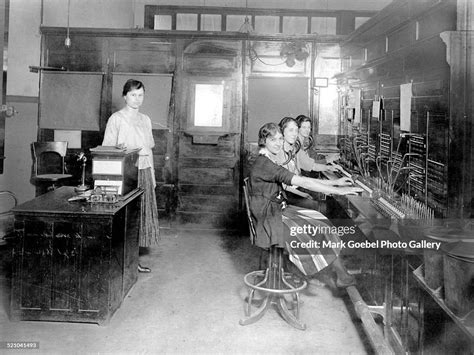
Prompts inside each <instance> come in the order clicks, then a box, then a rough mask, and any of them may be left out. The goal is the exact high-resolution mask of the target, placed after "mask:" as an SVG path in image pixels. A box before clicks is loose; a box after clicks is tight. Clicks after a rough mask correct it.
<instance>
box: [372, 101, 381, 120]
mask: <svg viewBox="0 0 474 355" xmlns="http://www.w3.org/2000/svg"><path fill="white" fill-rule="evenodd" d="M372 117H375V118H380V101H379V100H377V101H376V100H374V101H372Z"/></svg>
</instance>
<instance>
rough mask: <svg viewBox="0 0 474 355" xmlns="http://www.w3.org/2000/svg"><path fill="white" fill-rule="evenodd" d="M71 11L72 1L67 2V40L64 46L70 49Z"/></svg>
mask: <svg viewBox="0 0 474 355" xmlns="http://www.w3.org/2000/svg"><path fill="white" fill-rule="evenodd" d="M70 10H71V0H67V29H66V39H65V40H64V45H65V46H66V47H67V48H69V47H71V37H69V13H70Z"/></svg>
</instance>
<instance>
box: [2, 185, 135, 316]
mask: <svg viewBox="0 0 474 355" xmlns="http://www.w3.org/2000/svg"><path fill="white" fill-rule="evenodd" d="M141 194H142V191H141V190H140V189H135V190H133V191H131V192H130V193H129V194H128V195H127V196H125V197H124V199H123V200H122V201H119V202H117V203H115V204H110V205H108V204H90V203H87V202H68V201H67V199H68V198H69V197H72V196H74V195H75V193H74V188H72V187H61V188H59V189H57V190H55V191H51V192H49V193H47V194H44V195H42V196H39V197H37V198H35V199H33V200H31V201H28V202H25V203H23V204H21V205H19V206H17V207H15V208H14V209H13V213H14V216H15V231H16V234H17V236H18V238H17V241H16V243H15V246H14V249H13V275H12V298H11V314H10V316H11V319H12V320H43V321H65V322H89V323H98V324H101V325H102V324H107V323H108V321H109V320H110V318H111V316H112V315H113V313H114V312H115V311H116V310H117V309H118V308H119V307H120V305H121V303H122V300H123V299H124V298H125V296H126V295H127V293H128V292H129V291H130V289H131V287H132V286H133V284H134V283H135V282H136V280H137V267H138V231H139V228H138V227H139V218H138V216H139V211H140V198H139V197H140V195H141Z"/></svg>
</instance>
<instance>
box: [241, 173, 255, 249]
mask: <svg viewBox="0 0 474 355" xmlns="http://www.w3.org/2000/svg"><path fill="white" fill-rule="evenodd" d="M243 188H244V200H245V210H246V211H247V221H248V224H249V231H250V241H251V242H252V244H255V239H256V238H257V232H256V229H255V224H254V222H253V218H252V212H250V195H249V178H248V177H246V178H245V179H244V186H243Z"/></svg>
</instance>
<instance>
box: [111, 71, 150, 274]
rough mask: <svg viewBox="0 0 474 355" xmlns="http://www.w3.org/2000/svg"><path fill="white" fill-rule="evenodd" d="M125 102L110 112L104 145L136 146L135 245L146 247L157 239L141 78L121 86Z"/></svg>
mask: <svg viewBox="0 0 474 355" xmlns="http://www.w3.org/2000/svg"><path fill="white" fill-rule="evenodd" d="M122 96H123V98H124V100H125V106H124V107H123V108H122V109H121V110H120V111H117V112H115V113H113V114H112V116H110V118H109V120H108V122H107V127H106V128H105V134H104V140H103V142H102V145H104V146H119V147H122V148H127V149H136V148H140V151H139V152H138V161H137V166H138V186H139V187H141V188H142V189H143V190H144V192H143V197H142V203H141V208H140V232H139V236H140V237H139V246H141V247H149V246H151V245H152V244H156V243H157V242H158V236H159V224H158V208H157V204H156V195H155V186H156V182H155V171H154V167H153V152H152V150H151V149H152V148H153V147H154V146H155V141H154V139H153V134H152V130H151V120H150V117H148V116H147V115H145V114H143V113H141V112H139V109H140V106H141V105H142V103H143V99H144V96H145V86H144V85H143V83H142V82H141V81H138V80H134V79H129V80H127V82H126V83H125V85H124V86H123V91H122ZM138 271H139V272H151V270H150V268H148V267H143V266H141V265H140V264H138Z"/></svg>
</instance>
